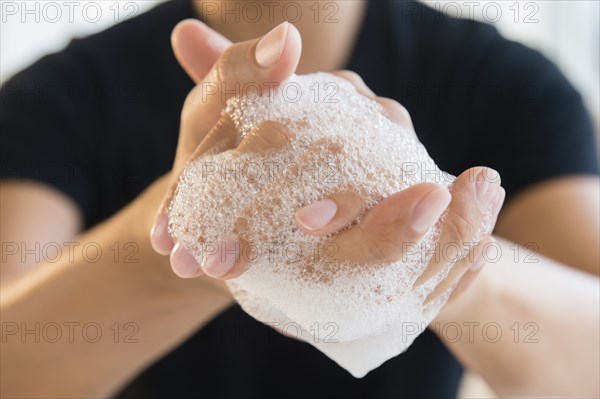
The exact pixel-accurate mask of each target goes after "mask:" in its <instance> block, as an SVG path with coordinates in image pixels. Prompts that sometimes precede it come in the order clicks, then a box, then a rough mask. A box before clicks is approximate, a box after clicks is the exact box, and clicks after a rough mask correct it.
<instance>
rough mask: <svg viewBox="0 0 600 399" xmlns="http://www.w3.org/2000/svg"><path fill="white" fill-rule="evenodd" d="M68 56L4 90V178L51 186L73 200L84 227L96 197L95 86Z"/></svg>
mask: <svg viewBox="0 0 600 399" xmlns="http://www.w3.org/2000/svg"><path fill="white" fill-rule="evenodd" d="M84 71H85V69H84V68H79V67H78V63H77V60H76V59H74V58H73V56H72V55H71V54H70V53H69V52H68V51H66V50H65V51H62V52H60V53H57V54H53V55H49V56H46V57H44V58H42V59H40V60H39V61H38V62H36V63H35V64H33V65H32V66H30V67H29V68H27V69H25V70H24V71H22V72H20V73H19V74H17V75H15V76H14V77H13V78H11V79H10V80H8V81H7V82H6V83H4V84H3V86H2V89H1V92H0V93H1V105H0V118H1V120H2V129H1V130H0V142H1V145H0V155H1V161H0V162H1V168H0V178H2V179H3V180H8V179H19V180H32V181H37V182H41V183H45V184H48V185H50V186H52V187H54V188H56V189H58V190H59V191H61V192H63V193H65V194H66V195H68V196H69V197H71V198H72V199H73V200H74V201H75V203H77V204H78V205H79V207H80V208H81V210H82V212H83V215H84V218H85V220H86V225H87V224H88V222H89V220H90V217H91V213H92V209H93V200H94V198H95V193H94V181H95V178H96V177H95V176H94V172H93V171H94V170H95V169H94V167H93V165H94V164H95V159H94V151H93V143H92V139H93V137H94V134H95V133H94V130H95V129H97V127H96V126H93V122H91V121H93V120H95V119H94V118H93V117H92V115H91V114H92V113H94V112H97V111H96V108H95V107H97V106H98V105H99V104H97V102H98V101H97V98H98V97H97V95H96V88H95V85H94V82H93V81H92V80H90V78H89V77H88V76H86V75H85V72H84Z"/></svg>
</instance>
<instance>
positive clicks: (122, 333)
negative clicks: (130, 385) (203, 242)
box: [0, 205, 232, 398]
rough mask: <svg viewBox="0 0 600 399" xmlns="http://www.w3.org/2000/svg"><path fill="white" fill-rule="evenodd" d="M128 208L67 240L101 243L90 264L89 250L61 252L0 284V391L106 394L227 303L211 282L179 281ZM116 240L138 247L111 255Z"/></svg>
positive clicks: (223, 293) (91, 254)
mask: <svg viewBox="0 0 600 399" xmlns="http://www.w3.org/2000/svg"><path fill="white" fill-rule="evenodd" d="M131 208H132V207H130V208H129V209H126V210H124V211H123V212H124V213H125V215H118V216H116V217H113V218H112V219H111V220H110V221H108V222H106V223H104V224H103V225H101V226H99V227H98V228H95V229H94V230H92V231H90V232H88V233H86V234H84V235H82V236H81V237H79V238H78V239H76V240H74V241H76V242H77V243H78V244H79V245H78V246H77V248H82V247H84V246H86V244H87V243H93V246H95V247H99V248H102V249H103V255H102V256H101V257H100V258H99V260H98V261H97V262H95V261H90V257H94V260H95V259H96V256H95V255H94V254H95V252H94V251H90V252H89V254H85V252H84V251H80V250H75V251H72V254H69V253H68V251H63V256H62V257H61V258H60V260H59V261H57V262H55V263H51V264H50V263H47V264H42V265H39V267H38V268H37V270H35V271H34V272H32V273H30V274H28V275H27V276H25V277H24V278H23V279H21V281H19V282H17V283H16V284H11V286H10V287H6V288H5V289H4V290H3V292H2V298H1V309H0V311H1V320H2V350H1V351H0V357H1V369H2V377H1V378H2V381H1V387H2V396H3V397H27V398H33V397H42V396H43V397H99V396H107V395H109V394H111V393H113V392H115V390H117V389H118V388H119V387H120V386H121V385H123V384H124V383H125V382H126V381H127V380H128V379H129V378H131V377H132V376H134V375H135V373H136V372H138V371H139V370H141V369H142V368H143V367H144V366H146V365H147V364H148V363H149V362H151V361H153V360H155V359H156V358H158V357H159V356H161V355H162V354H164V353H165V352H167V351H168V350H170V349H171V348H172V347H173V346H175V345H176V344H178V343H179V342H181V341H182V340H183V339H185V338H186V337H187V336H189V335H190V334H191V333H192V332H193V331H194V330H196V329H197V328H198V327H199V326H200V325H201V324H202V323H203V322H206V321H208V320H210V319H211V318H212V317H214V316H215V315H216V314H218V313H219V312H220V311H221V310H223V309H224V308H226V307H227V306H229V305H230V304H231V303H232V299H231V297H230V296H229V295H228V293H227V292H226V290H221V289H219V287H218V286H216V285H214V283H213V285H208V284H206V280H203V279H195V280H182V279H179V278H177V277H176V276H175V275H173V273H172V272H171V270H170V267H169V264H168V259H167V258H165V257H161V256H159V255H157V254H155V253H154V251H152V250H151V249H150V248H149V245H147V244H146V243H143V244H140V243H139V241H140V239H139V237H140V235H139V234H138V232H137V231H135V229H136V228H138V225H139V221H138V220H136V212H135V209H131ZM133 208H135V205H134V206H133ZM144 229H145V228H144ZM146 231H147V230H146ZM146 235H147V234H146ZM115 242H117V244H118V245H120V246H123V245H124V244H125V243H127V242H133V243H134V245H136V246H137V248H138V249H139V252H138V253H137V254H135V255H133V256H130V257H126V256H124V254H123V253H122V254H120V256H116V258H115V253H114V252H109V251H107V248H109V247H111V246H112V245H113V244H114V243H115ZM71 255H72V258H70V259H69V257H70V256H71ZM86 257H87V259H86ZM131 261H134V262H135V263H131ZM136 261H137V262H136ZM15 330H16V331H15ZM26 330H29V331H32V332H30V333H27V332H26ZM36 331H37V333H36ZM57 334H60V338H58V339H57ZM99 334H100V335H99ZM54 341H56V342H54Z"/></svg>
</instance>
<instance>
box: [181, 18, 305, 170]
mask: <svg viewBox="0 0 600 399" xmlns="http://www.w3.org/2000/svg"><path fill="white" fill-rule="evenodd" d="M301 46H302V43H301V39H300V33H299V32H298V30H297V29H296V28H295V27H294V26H293V25H291V24H289V23H287V22H284V23H282V24H281V25H279V26H277V27H276V28H275V29H273V30H272V31H270V32H269V33H267V35H265V36H264V37H262V38H261V39H256V40H249V41H246V42H241V43H236V44H234V45H232V46H230V47H228V48H227V49H226V50H225V51H224V52H223V54H222V55H221V56H220V57H219V58H218V60H217V61H216V62H215V64H214V65H213V67H212V69H211V70H210V72H209V73H208V75H207V76H206V77H205V78H204V80H203V81H202V82H201V83H200V84H199V85H197V86H196V87H195V88H194V89H193V90H192V91H191V92H190V94H189V95H188V96H187V98H186V100H185V104H184V106H183V110H182V114H181V129H180V135H179V144H178V147H177V156H176V160H175V166H174V169H175V171H176V172H177V173H178V172H179V171H180V170H181V168H182V167H183V165H184V164H185V161H186V160H187V159H188V158H189V156H190V155H191V154H192V153H193V151H194V150H195V148H196V147H197V146H198V144H199V143H200V141H201V140H202V139H203V138H204V137H205V136H206V134H207V133H208V132H209V131H210V129H211V128H212V126H213V125H214V124H215V123H216V122H217V121H218V119H219V117H220V115H221V111H222V110H223V108H224V106H225V103H226V101H227V99H229V98H231V97H232V96H235V95H239V94H242V93H244V94H246V95H251V94H253V93H256V92H261V93H262V92H263V91H265V90H272V89H273V87H274V86H276V85H278V84H279V83H281V82H282V81H284V80H285V79H287V78H288V77H289V76H290V75H291V74H292V73H294V71H295V70H296V67H297V65H298V61H299V59H300V51H301Z"/></svg>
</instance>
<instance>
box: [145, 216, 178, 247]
mask: <svg viewBox="0 0 600 399" xmlns="http://www.w3.org/2000/svg"><path fill="white" fill-rule="evenodd" d="M168 225H169V217H168V216H167V215H166V214H165V213H164V212H160V213H159V214H158V215H157V216H156V220H155V221H154V225H153V226H152V229H151V230H150V243H151V244H152V248H154V250H155V251H156V252H158V253H160V254H163V255H168V254H169V253H170V252H171V250H172V249H173V240H172V239H171V236H170V235H169V231H168Z"/></svg>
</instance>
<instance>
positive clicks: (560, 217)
mask: <svg viewBox="0 0 600 399" xmlns="http://www.w3.org/2000/svg"><path fill="white" fill-rule="evenodd" d="M598 203H599V198H598V179H597V178H579V177H572V178H565V179H557V180H554V181H552V182H548V183H545V184H542V185H539V186H537V187H534V188H532V189H530V190H528V191H527V192H525V193H523V194H522V195H521V196H519V197H518V198H516V199H515V200H514V201H513V202H512V203H509V204H508V206H507V208H506V210H505V211H504V212H503V214H501V215H500V218H499V221H498V228H497V230H496V232H497V234H498V235H501V236H504V237H506V238H508V239H513V240H515V241H517V242H519V243H521V244H523V245H526V244H527V243H530V242H532V243H535V244H536V245H537V246H538V248H539V251H540V253H541V254H534V256H529V251H528V250H526V249H524V248H521V249H520V251H519V252H518V253H517V249H516V248H517V247H516V245H515V244H514V243H511V242H508V241H504V240H499V243H500V246H501V251H500V254H501V257H500V258H499V259H498V260H497V261H494V262H490V264H488V266H486V267H484V268H483V270H482V272H481V275H480V276H479V277H478V278H477V279H475V281H474V284H473V287H471V288H469V289H468V290H466V291H465V292H464V293H463V295H462V296H460V297H459V298H458V299H457V300H456V301H455V302H453V303H450V304H449V305H448V306H447V307H446V308H445V309H444V311H443V312H442V314H441V315H440V317H439V318H438V319H437V322H439V324H438V325H437V326H436V325H434V326H433V327H434V330H435V331H436V332H437V333H438V335H439V336H440V337H441V338H442V340H443V341H444V342H445V343H446V345H447V346H448V347H449V349H450V350H451V351H452V352H454V353H455V355H456V356H457V357H458V358H459V359H460V360H461V361H462V362H463V363H464V364H465V366H467V367H468V368H470V369H472V370H474V371H475V372H477V373H479V374H480V375H481V376H482V377H483V378H484V379H485V380H486V381H487V382H488V383H489V384H490V385H491V386H492V388H494V389H495V390H496V392H497V393H498V394H500V395H502V396H505V395H536V396H545V395H552V396H556V395H559V396H563V395H571V396H578V397H597V396H598V395H599V394H600V387H599V381H598V375H599V373H600V364H599V363H600V360H599V359H600V357H599V354H600V347H599V342H600V333H599V324H600V319H599V318H600V316H599V314H600V310H599V309H598V307H599V301H600V297H599V280H598V277H597V275H594V274H590V273H595V274H597V273H598V264H599V259H598V242H599V235H598V234H599V230H600V228H599V225H600V223H599V213H598ZM542 254H543V255H547V256H550V257H553V258H556V259H559V260H561V261H562V262H565V263H567V264H569V265H570V266H573V267H569V266H566V265H562V264H560V263H558V262H555V261H553V260H551V259H549V258H547V257H545V256H543V255H542ZM490 256H494V255H493V254H492V252H490ZM534 262H535V263H534ZM577 269H580V270H577ZM582 270H584V271H586V272H587V273H586V272H584V271H582ZM450 323H457V325H459V326H460V330H461V332H462V337H461V338H460V339H458V340H457V341H456V342H454V341H455V340H456V335H455V334H454V330H453V328H455V327H456V325H454V324H453V325H451V324H450ZM474 323H477V324H474ZM486 326H487V330H486ZM470 329H472V330H470ZM497 331H500V332H501V334H502V336H501V337H500V338H499V339H498V340H497V341H496V339H497Z"/></svg>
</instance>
